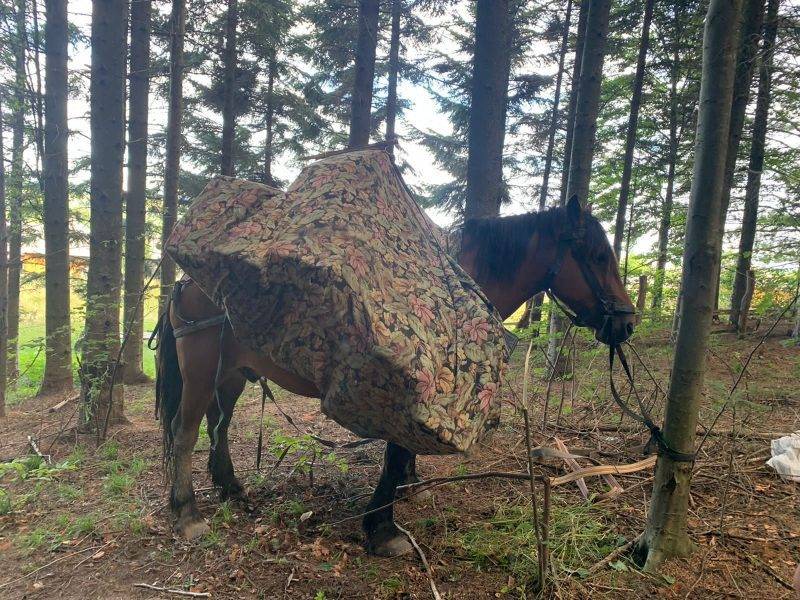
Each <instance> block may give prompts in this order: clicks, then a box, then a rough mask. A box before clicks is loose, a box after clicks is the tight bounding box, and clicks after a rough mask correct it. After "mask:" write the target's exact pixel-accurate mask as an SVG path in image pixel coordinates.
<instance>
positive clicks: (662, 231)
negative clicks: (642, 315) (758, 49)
mask: <svg viewBox="0 0 800 600" xmlns="http://www.w3.org/2000/svg"><path fill="white" fill-rule="evenodd" d="M678 24H679V15H678V11H677V10H676V11H675V39H674V40H673V44H672V63H671V64H670V74H669V80H670V81H669V150H668V154H667V163H668V166H667V189H666V192H665V195H664V204H663V206H662V207H661V220H660V222H659V225H658V258H657V262H656V273H655V277H654V278H653V315H654V316H655V317H659V316H660V315H661V306H662V303H663V298H664V276H665V272H666V268H667V249H668V247H669V231H670V227H671V226H672V203H673V196H674V194H675V168H676V163H677V162H678V64H679V60H680V55H679V49H680V43H679V39H680V35H679V27H678Z"/></svg>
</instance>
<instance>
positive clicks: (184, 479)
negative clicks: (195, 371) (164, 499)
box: [170, 381, 210, 540]
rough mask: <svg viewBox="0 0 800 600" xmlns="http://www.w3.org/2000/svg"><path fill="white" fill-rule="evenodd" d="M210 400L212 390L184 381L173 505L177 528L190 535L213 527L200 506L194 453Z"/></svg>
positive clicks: (174, 461)
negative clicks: (195, 487)
mask: <svg viewBox="0 0 800 600" xmlns="http://www.w3.org/2000/svg"><path fill="white" fill-rule="evenodd" d="M209 401H210V390H208V389H206V390H202V389H198V388H197V387H196V386H193V385H192V384H191V382H189V381H184V386H183V391H182V393H181V406H180V409H179V412H178V414H177V416H176V418H175V420H174V421H173V422H172V432H173V436H174V437H173V439H174V441H173V446H172V457H171V462H172V464H171V467H172V469H171V470H172V473H171V474H172V490H171V492H170V507H171V508H172V514H173V515H174V517H175V532H176V533H177V534H178V535H180V536H182V537H184V538H186V539H188V540H191V539H195V538H198V537H200V536H202V535H204V534H206V533H208V531H209V527H208V524H207V523H206V522H205V521H204V520H203V516H202V515H201V514H200V511H199V510H198V509H197V502H196V501H195V496H194V487H193V486H192V454H193V452H194V447H195V444H196V443H197V437H198V435H199V434H200V422H201V421H202V420H203V415H204V414H205V412H206V411H205V409H206V407H207V406H208V403H209Z"/></svg>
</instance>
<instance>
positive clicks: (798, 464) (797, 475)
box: [767, 431, 800, 483]
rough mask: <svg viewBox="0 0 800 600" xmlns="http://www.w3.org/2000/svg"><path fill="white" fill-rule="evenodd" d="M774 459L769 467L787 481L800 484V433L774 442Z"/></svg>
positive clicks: (769, 461)
mask: <svg viewBox="0 0 800 600" xmlns="http://www.w3.org/2000/svg"><path fill="white" fill-rule="evenodd" d="M771 446H772V448H771V449H772V458H770V459H769V460H768V461H767V465H768V466H770V467H772V468H773V469H775V471H776V472H777V473H778V475H780V476H781V478H783V479H785V480H786V481H795V482H798V483H800V431H797V432H795V433H793V434H792V435H785V436H783V437H781V438H778V439H777V440H772V444H771Z"/></svg>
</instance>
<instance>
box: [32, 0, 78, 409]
mask: <svg viewBox="0 0 800 600" xmlns="http://www.w3.org/2000/svg"><path fill="white" fill-rule="evenodd" d="M45 7H46V11H47V21H46V23H45V44H46V46H45V83H46V86H47V96H46V97H45V123H44V149H45V152H44V155H43V161H42V167H43V169H42V171H43V180H44V219H43V220H44V249H45V255H46V256H47V260H46V261H45V271H44V276H45V340H46V352H45V368H44V376H43V378H42V385H41V388H40V391H39V393H40V394H45V393H50V392H62V391H64V390H70V389H72V386H73V382H72V342H71V338H72V336H71V331H70V298H69V181H68V164H67V157H68V154H67V151H68V148H67V141H68V137H69V133H68V132H69V125H68V123H67V101H68V94H69V83H68V79H67V77H68V70H67V62H68V61H67V58H68V56H67V52H68V43H69V24H68V21H67V0H46V2H45Z"/></svg>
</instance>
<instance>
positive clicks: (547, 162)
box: [539, 0, 572, 211]
mask: <svg viewBox="0 0 800 600" xmlns="http://www.w3.org/2000/svg"><path fill="white" fill-rule="evenodd" d="M571 19H572V0H567V13H566V15H565V16H564V31H563V32H562V34H561V50H560V51H559V54H558V73H557V74H556V90H555V93H554V95H553V112H552V114H551V115H550V131H549V132H548V135H547V152H546V154H545V159H544V173H543V174H542V191H541V194H540V195H539V210H540V211H543V210H544V208H545V206H547V192H548V187H549V183H550V170H551V168H552V165H553V149H554V147H555V142H556V130H557V129H558V105H559V102H560V101H561V80H562V79H563V78H564V60H565V58H566V56H567V46H568V44H569V24H570V21H571Z"/></svg>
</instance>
